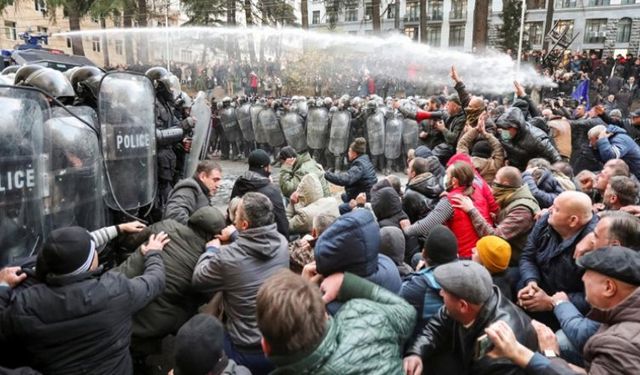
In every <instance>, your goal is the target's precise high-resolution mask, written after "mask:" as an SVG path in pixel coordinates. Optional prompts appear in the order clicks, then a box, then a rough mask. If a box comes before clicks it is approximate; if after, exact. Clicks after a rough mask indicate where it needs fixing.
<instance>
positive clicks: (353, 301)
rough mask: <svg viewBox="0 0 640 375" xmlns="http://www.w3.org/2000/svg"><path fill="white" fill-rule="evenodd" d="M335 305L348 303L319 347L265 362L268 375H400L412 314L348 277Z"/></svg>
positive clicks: (378, 289) (396, 301) (375, 288)
mask: <svg viewBox="0 0 640 375" xmlns="http://www.w3.org/2000/svg"><path fill="white" fill-rule="evenodd" d="M338 300H340V301H348V302H347V303H345V304H344V305H343V306H342V308H341V309H340V311H339V312H338V314H337V315H336V316H335V317H334V318H333V319H329V320H327V330H326V333H325V336H324V338H323V339H322V342H321V343H320V344H319V345H318V346H317V347H316V348H315V349H313V351H312V352H311V353H302V354H299V355H289V356H281V357H277V356H274V357H270V359H271V361H272V362H273V363H274V364H275V365H276V370H275V371H274V372H272V373H271V374H276V375H277V374H291V375H293V374H300V375H303V374H314V375H323V374H327V375H328V374H340V375H347V374H367V375H373V374H381V375H383V374H384V375H390V374H399V375H401V374H404V371H403V369H402V351H403V347H404V344H405V341H406V340H407V339H408V338H409V336H410V335H411V333H412V332H413V327H414V325H415V322H416V311H415V309H414V308H413V307H412V306H411V305H409V304H408V303H407V302H406V301H405V300H404V299H402V298H400V297H398V296H396V295H395V294H393V293H391V292H389V291H387V290H385V289H383V288H381V287H379V286H377V285H375V284H373V283H371V282H369V281H366V280H364V279H362V278H360V277H358V276H355V275H353V274H350V273H345V274H344V281H343V283H342V287H341V289H340V293H339V295H338Z"/></svg>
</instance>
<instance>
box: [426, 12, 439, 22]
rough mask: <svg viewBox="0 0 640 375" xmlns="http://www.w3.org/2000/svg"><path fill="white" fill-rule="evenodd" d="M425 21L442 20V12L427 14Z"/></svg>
mask: <svg viewBox="0 0 640 375" xmlns="http://www.w3.org/2000/svg"><path fill="white" fill-rule="evenodd" d="M427 21H442V13H431V14H427Z"/></svg>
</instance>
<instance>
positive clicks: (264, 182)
mask: <svg viewBox="0 0 640 375" xmlns="http://www.w3.org/2000/svg"><path fill="white" fill-rule="evenodd" d="M249 192H254V193H262V194H264V195H266V196H267V198H269V200H270V201H271V204H273V215H274V216H275V220H276V225H277V226H278V232H280V234H282V235H283V236H285V238H289V220H287V214H286V213H285V210H284V198H283V197H282V193H281V192H280V189H279V188H278V187H277V186H276V185H275V184H273V183H272V182H271V180H270V179H269V178H267V177H265V176H263V175H262V174H261V173H260V172H259V171H252V170H248V171H247V172H245V173H244V174H243V175H242V176H240V177H238V179H237V180H236V182H235V183H234V184H233V189H231V196H230V197H229V199H233V198H235V197H242V196H243V195H245V194H246V193H249Z"/></svg>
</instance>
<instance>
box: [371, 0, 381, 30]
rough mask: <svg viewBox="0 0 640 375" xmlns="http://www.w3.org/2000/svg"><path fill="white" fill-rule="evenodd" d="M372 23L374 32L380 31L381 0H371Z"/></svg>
mask: <svg viewBox="0 0 640 375" xmlns="http://www.w3.org/2000/svg"><path fill="white" fill-rule="evenodd" d="M371 7H372V8H371V23H372V26H373V33H374V34H376V33H379V32H380V0H371Z"/></svg>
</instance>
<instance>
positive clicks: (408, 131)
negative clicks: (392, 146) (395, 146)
mask: <svg viewBox="0 0 640 375" xmlns="http://www.w3.org/2000/svg"><path fill="white" fill-rule="evenodd" d="M402 122H403V126H402V144H403V145H404V149H405V150H406V151H409V150H410V149H414V150H415V149H416V147H418V123H417V122H416V120H414V119H410V118H405V119H404V120H402Z"/></svg>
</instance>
